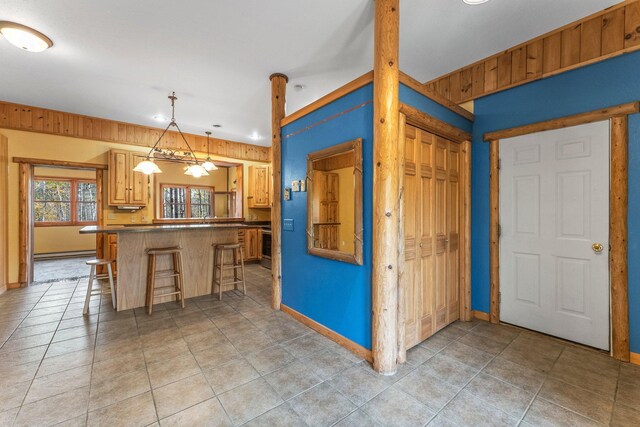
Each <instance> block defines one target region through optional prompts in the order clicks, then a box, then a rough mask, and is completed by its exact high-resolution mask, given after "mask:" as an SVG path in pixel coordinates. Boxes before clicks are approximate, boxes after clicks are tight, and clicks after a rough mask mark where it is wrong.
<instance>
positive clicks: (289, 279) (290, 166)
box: [282, 84, 373, 349]
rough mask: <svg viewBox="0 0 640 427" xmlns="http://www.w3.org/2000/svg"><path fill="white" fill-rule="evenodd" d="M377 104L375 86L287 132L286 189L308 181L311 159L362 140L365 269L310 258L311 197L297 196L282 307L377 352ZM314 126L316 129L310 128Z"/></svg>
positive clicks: (292, 203)
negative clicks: (325, 150)
mask: <svg viewBox="0 0 640 427" xmlns="http://www.w3.org/2000/svg"><path fill="white" fill-rule="evenodd" d="M372 99H373V85H372V84H369V85H367V86H364V87H362V88H360V89H358V90H356V91H355V92H352V93H350V94H348V95H346V96H344V97H343V98H340V99H338V100H336V101H334V102H332V103H331V104H328V105H325V106H324V107H322V108H320V109H318V110H316V111H314V112H312V113H310V114H308V115H306V116H304V117H302V118H300V119H299V120H296V121H295V122H293V123H290V124H288V125H287V126H285V127H284V128H283V129H282V183H283V187H290V186H291V181H293V180H301V179H304V178H305V176H306V174H307V154H309V153H311V152H314V151H318V150H321V149H323V148H327V147H331V146H333V145H336V144H340V143H342V142H346V141H350V140H353V139H356V138H362V155H363V158H362V164H363V177H362V178H363V180H362V181H363V186H364V191H363V198H364V200H363V215H364V218H363V219H364V221H363V224H364V240H363V241H364V245H363V246H364V254H363V255H364V265H362V266H359V265H354V264H348V263H345V262H339V261H333V260H330V259H326V258H320V257H317V256H311V255H309V254H307V233H306V227H307V193H303V192H299V193H298V192H296V193H291V196H292V197H291V200H289V201H285V200H283V201H282V218H283V220H284V219H293V222H294V224H293V226H294V229H293V231H284V230H283V231H282V303H283V304H284V305H286V306H288V307H291V308H292V309H294V310H296V311H298V312H300V313H302V314H304V315H305V316H307V317H309V318H311V319H313V320H315V321H316V322H318V323H320V324H322V325H324V326H326V327H327V328H329V329H331V330H333V331H335V332H337V333H339V334H340V335H342V336H344V337H346V338H349V339H350V340H352V341H354V342H356V343H358V344H360V345H361V346H363V347H366V348H368V349H371V228H372V219H371V212H372V209H373V202H372V187H373V175H372V169H371V165H372V164H373V104H372V103H371V100H372ZM365 103H367V104H366V105H362V104H365ZM354 107H359V108H354ZM352 108H353V110H352V111H349V112H346V113H344V114H342V115H340V116H338V117H335V118H333V119H331V120H327V119H329V118H331V117H333V116H335V115H336V114H340V113H343V112H345V111H347V110H350V109H352ZM324 120H327V121H325V122H323V121H324ZM312 125H315V126H313V127H310V128H308V129H306V128H307V127H309V126H312ZM291 134H294V135H291ZM283 192H284V189H283Z"/></svg>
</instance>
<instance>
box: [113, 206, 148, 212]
mask: <svg viewBox="0 0 640 427" xmlns="http://www.w3.org/2000/svg"><path fill="white" fill-rule="evenodd" d="M142 208H144V206H116V209H118V210H119V211H137V210H140V209H142Z"/></svg>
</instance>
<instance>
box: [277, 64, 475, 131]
mask: <svg viewBox="0 0 640 427" xmlns="http://www.w3.org/2000/svg"><path fill="white" fill-rule="evenodd" d="M399 73H400V74H399V76H400V77H399V80H400V83H402V84H404V85H405V86H407V87H410V88H411V89H413V90H415V91H416V92H418V93H420V94H421V95H423V96H426V97H427V98H429V99H431V100H432V101H434V102H436V103H438V104H440V105H442V106H443V107H445V108H447V109H449V110H451V111H453V112H454V113H456V114H458V115H460V116H462V117H464V118H465V119H467V120H471V121H473V120H474V119H475V118H474V115H473V113H471V112H469V111H467V110H465V109H464V108H462V107H460V106H459V105H458V104H456V103H455V102H451V101H450V100H449V99H447V98H445V97H443V96H441V95H440V94H438V93H436V92H434V91H433V90H431V89H430V88H428V87H426V86H425V85H423V84H422V83H420V82H419V81H418V80H416V79H414V78H413V77H411V76H409V75H408V74H406V73H403V72H402V71H400V72H399ZM371 82H373V71H369V72H368V73H365V74H363V75H361V76H360V77H358V78H357V79H355V80H353V81H350V82H349V83H347V84H346V85H344V86H341V87H339V88H338V89H336V90H334V91H333V92H330V93H328V94H327V95H325V96H323V97H322V98H320V99H318V100H317V101H314V102H312V103H311V104H309V105H307V106H306V107H303V108H301V109H299V110H298V111H296V112H294V113H291V114H289V115H288V116H286V117H285V118H283V119H282V120H281V122H280V126H286V125H288V124H289V123H293V122H295V121H296V120H298V119H300V118H301V117H304V116H306V115H307V114H310V113H312V112H314V111H316V110H318V109H320V108H322V107H324V106H325V105H327V104H330V103H332V102H333V101H335V100H337V99H340V98H342V97H343V96H345V95H348V94H350V93H351V92H355V91H356V90H358V89H360V88H361V87H363V86H366V85H368V84H369V83H371Z"/></svg>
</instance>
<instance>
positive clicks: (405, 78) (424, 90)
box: [400, 71, 475, 121]
mask: <svg viewBox="0 0 640 427" xmlns="http://www.w3.org/2000/svg"><path fill="white" fill-rule="evenodd" d="M400 83H401V84H403V85H405V86H407V87H410V88H411V89H413V90H415V91H416V92H418V93H420V94H421V95H423V96H426V97H427V98H429V99H431V100H432V101H434V102H437V103H438V104H440V105H442V106H443V107H445V108H448V109H449V110H451V111H453V112H454V113H456V114H458V115H459V116H462V117H464V118H465V119H467V120H471V121H474V120H475V116H474V115H473V113H471V112H470V111H468V110H465V109H464V108H462V107H461V106H459V105H458V104H456V103H455V102H452V101H450V100H449V99H448V98H445V97H444V96H442V95H440V94H439V93H437V92H435V91H433V90H432V89H431V88H429V87H427V86H425V85H423V84H422V83H420V82H419V81H418V80H416V79H414V78H413V77H411V76H410V75H408V74H406V73H403V72H402V71H400Z"/></svg>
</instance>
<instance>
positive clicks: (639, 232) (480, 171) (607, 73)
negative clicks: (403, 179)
mask: <svg viewBox="0 0 640 427" xmlns="http://www.w3.org/2000/svg"><path fill="white" fill-rule="evenodd" d="M638 76H640V53H633V54H629V55H624V56H620V57H616V58H613V59H609V60H607V61H604V62H600V63H597V64H594V65H590V66H588V67H584V68H579V69H577V70H574V71H570V72H566V73H563V74H559V75H557V76H554V77H550V78H547V79H544V80H539V81H536V82H533V83H529V84H526V85H523V86H519V87H516V88H513V89H509V90H506V91H504V92H500V93H497V94H494V95H489V96H487V97H484V98H480V99H478V100H476V101H475V105H474V110H475V117H476V118H475V123H474V125H473V145H472V156H471V159H472V167H471V169H472V186H471V194H472V197H471V210H472V215H471V281H472V292H471V295H472V307H473V309H474V310H479V311H484V312H488V311H489V144H488V143H484V142H483V141H482V136H483V135H484V134H485V133H486V132H491V131H495V130H500V129H506V128H511V127H516V126H521V125H525V124H529V123H535V122H540V121H544V120H550V119H554V118H558V117H563V116H569V115H573V114H578V113H582V112H586V111H592V110H596V109H599V108H604V107H609V106H614V105H619V104H624V103H627V102H632V101H638V100H640V78H639V77H638ZM628 239H629V257H628V259H629V317H630V319H629V320H630V341H631V351H632V352H634V353H640V262H638V261H639V260H640V115H638V114H636V115H633V116H630V117H629V237H628Z"/></svg>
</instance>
